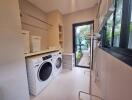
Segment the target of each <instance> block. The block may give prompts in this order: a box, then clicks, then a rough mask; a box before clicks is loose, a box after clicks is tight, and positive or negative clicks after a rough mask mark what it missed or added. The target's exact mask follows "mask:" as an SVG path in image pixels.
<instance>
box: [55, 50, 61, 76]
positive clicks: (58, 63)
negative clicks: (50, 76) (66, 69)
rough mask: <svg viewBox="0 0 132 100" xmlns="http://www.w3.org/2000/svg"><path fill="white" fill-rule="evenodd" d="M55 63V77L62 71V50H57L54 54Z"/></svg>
mask: <svg viewBox="0 0 132 100" xmlns="http://www.w3.org/2000/svg"><path fill="white" fill-rule="evenodd" d="M53 64H54V77H56V76H58V75H59V73H60V72H61V71H62V53H61V52H56V53H54V54H53Z"/></svg>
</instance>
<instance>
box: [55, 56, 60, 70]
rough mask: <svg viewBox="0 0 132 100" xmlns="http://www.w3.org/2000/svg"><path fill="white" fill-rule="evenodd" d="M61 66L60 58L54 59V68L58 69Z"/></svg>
mask: <svg viewBox="0 0 132 100" xmlns="http://www.w3.org/2000/svg"><path fill="white" fill-rule="evenodd" d="M60 67H61V58H58V59H57V60H56V68H57V69H59V68H60Z"/></svg>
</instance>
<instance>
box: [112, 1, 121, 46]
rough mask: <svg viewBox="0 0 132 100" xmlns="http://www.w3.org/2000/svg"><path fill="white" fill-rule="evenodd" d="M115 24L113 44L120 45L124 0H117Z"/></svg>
mask: <svg viewBox="0 0 132 100" xmlns="http://www.w3.org/2000/svg"><path fill="white" fill-rule="evenodd" d="M115 7H116V9H115V20H114V23H115V26H114V41H113V46H114V47H119V42H120V32H121V20H122V7H123V0H117V1H116V4H115Z"/></svg>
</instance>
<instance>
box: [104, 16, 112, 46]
mask: <svg viewBox="0 0 132 100" xmlns="http://www.w3.org/2000/svg"><path fill="white" fill-rule="evenodd" d="M112 27H113V14H112V15H111V16H110V18H109V19H108V21H107V24H106V36H105V38H106V39H105V45H106V46H107V47H111V43H112Z"/></svg>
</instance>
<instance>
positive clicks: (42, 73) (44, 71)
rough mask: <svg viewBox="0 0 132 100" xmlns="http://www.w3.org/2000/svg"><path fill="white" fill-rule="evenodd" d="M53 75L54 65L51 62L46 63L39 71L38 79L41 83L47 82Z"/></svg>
mask: <svg viewBox="0 0 132 100" xmlns="http://www.w3.org/2000/svg"><path fill="white" fill-rule="evenodd" d="M51 73H52V64H51V63H50V62H46V63H44V64H42V66H41V67H40V69H39V72H38V77H39V79H40V80H41V81H46V80H47V79H48V78H49V77H50V75H51Z"/></svg>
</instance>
